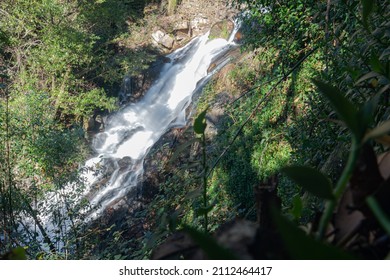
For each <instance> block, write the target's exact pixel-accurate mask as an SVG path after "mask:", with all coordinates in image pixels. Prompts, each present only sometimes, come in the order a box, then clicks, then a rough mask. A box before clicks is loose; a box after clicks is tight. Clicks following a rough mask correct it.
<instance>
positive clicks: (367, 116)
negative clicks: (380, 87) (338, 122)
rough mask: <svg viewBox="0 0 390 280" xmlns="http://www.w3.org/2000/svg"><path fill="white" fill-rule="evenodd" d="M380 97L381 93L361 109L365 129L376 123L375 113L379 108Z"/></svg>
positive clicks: (361, 118) (360, 113)
mask: <svg viewBox="0 0 390 280" xmlns="http://www.w3.org/2000/svg"><path fill="white" fill-rule="evenodd" d="M380 97H381V95H380V94H379V93H378V94H376V95H375V96H374V97H372V98H371V99H370V100H369V101H367V102H366V103H364V105H363V106H362V107H361V108H360V110H359V118H360V123H361V124H362V125H363V127H369V126H370V125H371V123H373V122H374V116H375V111H376V110H377V108H378V104H379V100H380Z"/></svg>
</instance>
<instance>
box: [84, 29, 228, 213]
mask: <svg viewBox="0 0 390 280" xmlns="http://www.w3.org/2000/svg"><path fill="white" fill-rule="evenodd" d="M233 38H234V37H231V40H229V41H227V40H224V39H214V40H211V41H209V40H208V34H205V35H203V36H201V37H199V38H197V39H195V40H194V41H192V42H191V43H190V44H189V45H187V46H185V47H184V48H182V49H179V50H177V51H175V52H173V53H172V54H170V55H168V57H169V58H170V63H167V64H166V65H164V67H163V69H162V71H161V72H162V74H161V75H160V77H159V79H158V80H157V81H155V82H154V83H153V85H152V86H151V88H150V89H149V90H148V91H147V93H146V94H145V96H144V98H143V99H142V100H141V101H139V102H138V103H134V104H130V105H128V106H126V107H125V108H123V109H122V110H121V111H120V112H118V113H117V114H115V115H114V116H113V117H112V118H110V121H109V123H108V124H107V126H106V130H105V131H104V132H102V133H100V134H98V135H97V136H96V138H95V139H94V142H93V146H94V149H95V150H96V151H97V152H98V153H99V155H98V156H97V157H95V158H92V159H90V160H89V161H88V162H87V165H96V164H99V163H103V162H104V160H105V159H109V160H110V161H111V160H113V159H114V160H120V159H123V158H126V157H127V159H131V160H128V162H131V164H129V166H128V167H127V168H126V169H125V170H120V168H119V166H116V170H115V172H114V173H113V174H112V175H111V177H110V180H109V183H108V184H107V185H106V186H105V187H104V188H103V189H102V190H100V191H99V192H98V193H97V194H96V195H94V197H93V198H92V200H91V203H92V205H99V206H100V208H99V210H97V211H95V212H94V213H93V214H92V215H93V216H97V215H99V214H100V212H101V211H102V210H104V209H105V208H106V207H107V205H109V204H111V203H112V202H113V201H115V200H116V199H118V198H120V197H122V196H123V195H124V194H125V193H126V192H127V191H128V189H129V188H131V187H133V186H135V185H136V184H137V178H138V176H139V175H140V174H142V171H143V170H142V169H143V164H142V163H143V159H144V157H145V155H146V153H147V152H148V150H149V149H150V148H151V147H152V145H153V144H154V143H156V142H157V140H158V139H159V138H160V137H161V136H162V135H163V134H164V133H165V132H166V131H167V130H168V129H169V128H171V127H172V126H173V125H175V126H183V125H185V124H186V120H185V110H186V108H187V106H188V105H189V103H190V102H191V97H192V93H193V92H194V90H195V89H196V86H197V84H198V82H199V81H200V80H202V79H203V78H205V77H206V76H207V69H208V67H209V66H210V63H211V62H212V60H213V58H214V57H216V56H218V55H220V54H221V53H222V52H226V51H227V50H228V49H229V47H231V46H233V45H234V43H233ZM91 167H92V169H94V168H93V166H91ZM92 173H93V172H92ZM97 180H99V178H98V177H94V176H90V177H89V179H88V181H89V182H88V185H90V186H92V185H93V184H94V182H96V181H97Z"/></svg>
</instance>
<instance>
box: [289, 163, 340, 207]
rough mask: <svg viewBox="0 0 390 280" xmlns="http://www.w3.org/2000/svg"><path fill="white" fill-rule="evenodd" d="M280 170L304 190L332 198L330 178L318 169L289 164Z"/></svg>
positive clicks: (325, 197)
mask: <svg viewBox="0 0 390 280" xmlns="http://www.w3.org/2000/svg"><path fill="white" fill-rule="evenodd" d="M281 171H282V172H283V173H284V174H286V175H287V176H288V177H289V178H290V179H292V180H293V181H294V182H295V183H297V184H298V185H300V186H301V187H302V188H304V189H305V190H306V191H308V192H310V193H312V194H314V195H316V196H318V197H321V198H324V199H333V198H334V196H333V193H332V184H331V182H330V180H329V179H328V177H326V176H325V175H324V174H322V173H321V172H320V171H318V170H316V169H314V168H311V167H306V166H290V167H286V168H283V169H282V170H281Z"/></svg>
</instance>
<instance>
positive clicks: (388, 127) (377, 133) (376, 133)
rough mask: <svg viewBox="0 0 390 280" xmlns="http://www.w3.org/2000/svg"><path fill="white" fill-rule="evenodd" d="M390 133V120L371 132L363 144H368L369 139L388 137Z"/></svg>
mask: <svg viewBox="0 0 390 280" xmlns="http://www.w3.org/2000/svg"><path fill="white" fill-rule="evenodd" d="M389 131H390V120H387V121H385V122H383V123H381V124H380V125H378V126H377V127H375V128H374V129H373V130H371V131H369V132H368V133H367V134H366V135H365V136H364V139H363V142H366V141H367V140H369V139H375V138H378V137H381V136H383V135H386V134H387V133H388V132H389Z"/></svg>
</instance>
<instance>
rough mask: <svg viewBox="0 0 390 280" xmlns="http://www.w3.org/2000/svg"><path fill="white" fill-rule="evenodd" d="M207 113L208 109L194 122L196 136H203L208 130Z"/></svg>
mask: <svg viewBox="0 0 390 280" xmlns="http://www.w3.org/2000/svg"><path fill="white" fill-rule="evenodd" d="M206 113H207V108H206V109H205V110H204V111H202V112H201V113H200V114H199V115H198V117H197V118H196V119H195V121H194V131H195V133H196V134H202V133H204V131H205V129H206Z"/></svg>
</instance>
